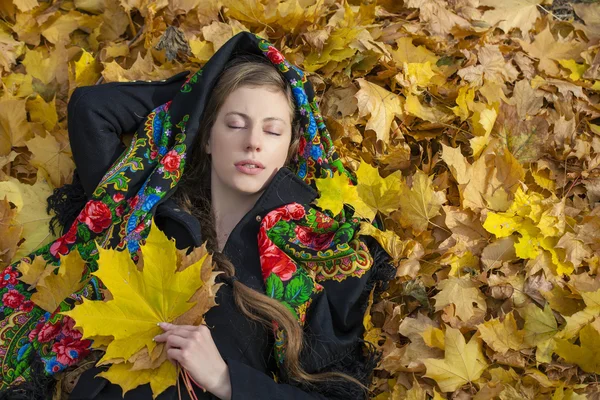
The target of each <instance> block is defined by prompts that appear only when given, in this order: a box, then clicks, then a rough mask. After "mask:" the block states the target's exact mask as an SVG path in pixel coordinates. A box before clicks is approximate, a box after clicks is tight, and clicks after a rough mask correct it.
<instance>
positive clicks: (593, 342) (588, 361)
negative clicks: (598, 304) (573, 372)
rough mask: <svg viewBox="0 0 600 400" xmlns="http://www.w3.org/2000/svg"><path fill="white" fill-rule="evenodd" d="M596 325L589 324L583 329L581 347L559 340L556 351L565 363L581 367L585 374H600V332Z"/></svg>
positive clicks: (580, 334) (580, 338) (580, 340)
mask: <svg viewBox="0 0 600 400" xmlns="http://www.w3.org/2000/svg"><path fill="white" fill-rule="evenodd" d="M594 325H595V324H589V325H586V326H584V327H583V328H582V329H581V331H580V332H579V342H580V344H581V345H580V346H577V345H574V344H572V343H570V342H569V341H567V340H564V339H557V340H556V347H555V349H554V351H555V353H556V354H558V355H559V356H561V357H562V358H564V359H565V361H567V362H570V363H573V364H577V365H579V366H580V367H581V369H582V370H584V371H585V372H589V373H592V374H600V348H599V347H598V343H599V342H600V332H598V330H597V329H596V328H595V327H594Z"/></svg>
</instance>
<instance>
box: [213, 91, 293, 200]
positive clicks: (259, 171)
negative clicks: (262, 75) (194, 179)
mask: <svg viewBox="0 0 600 400" xmlns="http://www.w3.org/2000/svg"><path fill="white" fill-rule="evenodd" d="M291 138H292V125H291V120H290V109H289V104H288V101H287V98H286V97H285V95H284V94H283V93H281V92H280V91H274V89H271V88H269V89H267V88H264V87H240V88H238V89H236V90H235V91H233V92H232V93H230V94H229V96H228V97H227V98H226V100H225V102H224V103H223V105H222V106H221V108H220V110H219V112H218V114H217V118H216V120H215V122H214V124H213V127H212V129H211V131H210V139H209V141H208V144H207V146H206V153H207V154H211V155H212V171H211V174H212V176H211V179H212V185H213V186H214V185H215V184H217V185H224V186H225V187H226V189H229V190H233V191H235V192H240V193H242V194H247V195H251V194H256V193H258V192H260V191H262V190H264V189H265V188H266V187H267V185H268V184H269V182H270V181H271V179H272V178H273V176H274V175H275V174H276V173H277V170H279V168H281V167H282V166H283V165H284V164H285V161H286V158H287V153H288V149H289V146H290V142H291ZM245 164H254V165H245Z"/></svg>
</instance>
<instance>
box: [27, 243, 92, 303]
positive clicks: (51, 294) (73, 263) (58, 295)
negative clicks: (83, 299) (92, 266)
mask: <svg viewBox="0 0 600 400" xmlns="http://www.w3.org/2000/svg"><path fill="white" fill-rule="evenodd" d="M48 269H50V271H52V267H51V266H50V267H48ZM84 270H85V262H84V261H83V259H82V258H81V255H80V254H79V252H78V251H72V252H70V253H69V254H67V255H66V256H62V255H61V256H60V267H59V268H58V270H57V273H56V274H54V273H52V272H50V273H48V272H46V271H43V272H42V273H41V274H40V278H39V280H38V282H37V284H36V285H35V289H36V292H35V293H34V294H33V295H32V296H31V301H33V302H34V303H35V304H37V305H38V306H40V307H41V308H43V309H44V310H46V311H48V312H51V313H53V312H54V311H56V309H57V308H58V306H59V305H60V303H62V301H63V300H64V299H66V298H67V297H68V296H69V295H71V294H72V293H74V292H76V291H78V290H80V289H81V288H83V286H85V283H86V282H85V281H83V282H81V277H82V275H83V272H84ZM32 272H33V271H32Z"/></svg>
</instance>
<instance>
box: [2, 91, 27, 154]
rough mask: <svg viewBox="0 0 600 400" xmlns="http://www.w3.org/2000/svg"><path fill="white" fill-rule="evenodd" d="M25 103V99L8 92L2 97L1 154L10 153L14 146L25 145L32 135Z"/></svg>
mask: <svg viewBox="0 0 600 400" xmlns="http://www.w3.org/2000/svg"><path fill="white" fill-rule="evenodd" d="M25 104H26V101H25V100H24V99H20V98H18V97H12V96H10V95H7V94H5V95H4V96H2V98H0V156H5V155H7V154H9V153H10V151H11V148H12V147H16V146H24V145H25V141H26V140H27V139H29V138H30V136H31V128H30V126H29V124H28V123H27V108H26V106H25Z"/></svg>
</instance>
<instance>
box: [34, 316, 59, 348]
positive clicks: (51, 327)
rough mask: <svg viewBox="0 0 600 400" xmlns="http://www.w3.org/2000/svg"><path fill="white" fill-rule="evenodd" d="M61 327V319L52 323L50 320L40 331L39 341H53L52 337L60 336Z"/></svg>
mask: <svg viewBox="0 0 600 400" xmlns="http://www.w3.org/2000/svg"><path fill="white" fill-rule="evenodd" d="M60 328H61V323H60V321H57V322H56V323H54V324H51V323H50V322H48V323H47V324H44V326H42V328H41V329H40V333H39V334H38V341H39V342H40V343H46V342H49V341H51V340H52V339H54V338H55V337H57V336H58V334H59V333H60Z"/></svg>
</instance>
